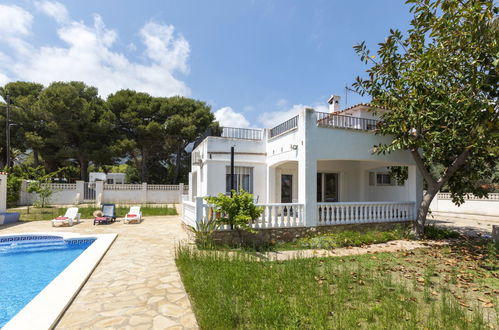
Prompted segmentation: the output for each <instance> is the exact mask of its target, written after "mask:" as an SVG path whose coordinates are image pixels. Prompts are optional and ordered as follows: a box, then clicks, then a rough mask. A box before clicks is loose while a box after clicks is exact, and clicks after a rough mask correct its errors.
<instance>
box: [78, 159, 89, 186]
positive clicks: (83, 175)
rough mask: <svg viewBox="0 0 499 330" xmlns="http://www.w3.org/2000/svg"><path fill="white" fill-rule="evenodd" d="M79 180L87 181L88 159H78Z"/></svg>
mask: <svg viewBox="0 0 499 330" xmlns="http://www.w3.org/2000/svg"><path fill="white" fill-rule="evenodd" d="M80 180H83V181H85V182H88V160H85V159H80Z"/></svg>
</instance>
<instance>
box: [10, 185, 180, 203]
mask: <svg viewBox="0 0 499 330" xmlns="http://www.w3.org/2000/svg"><path fill="white" fill-rule="evenodd" d="M98 183H100V185H99V186H100V187H99V186H97V187H96V200H95V203H96V204H99V203H115V204H120V203H124V204H145V203H152V204H154V203H157V204H173V203H180V202H181V201H182V194H184V193H185V192H186V191H185V190H186V189H188V187H186V186H184V185H183V184H180V185H147V184H113V185H107V184H103V183H102V182H98ZM56 186H57V184H56ZM58 186H70V185H64V184H63V185H58ZM74 186H75V188H74V189H56V190H55V191H54V193H53V194H52V196H51V197H50V199H49V202H48V204H51V205H74V204H79V203H81V202H82V201H83V197H82V196H83V193H84V192H83V185H81V191H80V190H79V188H78V187H79V185H78V184H76V185H74ZM26 187H27V182H25V181H24V182H23V183H22V185H21V194H20V200H19V204H20V205H32V204H33V203H34V202H35V201H36V200H37V199H38V196H37V195H36V194H34V193H28V192H27V191H26ZM99 189H102V190H99ZM99 198H100V199H99ZM77 199H79V201H78V200H77Z"/></svg>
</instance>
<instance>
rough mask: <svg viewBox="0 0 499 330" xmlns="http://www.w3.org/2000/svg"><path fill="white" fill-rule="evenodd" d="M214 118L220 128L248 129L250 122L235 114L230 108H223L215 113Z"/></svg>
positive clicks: (239, 114)
mask: <svg viewBox="0 0 499 330" xmlns="http://www.w3.org/2000/svg"><path fill="white" fill-rule="evenodd" d="M215 118H216V119H217V120H218V122H219V123H220V126H226V127H239V128H248V127H250V122H249V121H248V120H247V119H246V117H244V115H243V114H242V113H239V112H235V111H234V110H233V109H232V108H231V107H223V108H220V109H218V110H217V111H215Z"/></svg>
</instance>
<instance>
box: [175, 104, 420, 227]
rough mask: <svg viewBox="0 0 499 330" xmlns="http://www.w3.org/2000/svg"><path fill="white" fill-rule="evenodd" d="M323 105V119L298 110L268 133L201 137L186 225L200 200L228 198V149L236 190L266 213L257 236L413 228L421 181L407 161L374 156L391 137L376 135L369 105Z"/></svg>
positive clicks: (238, 131)
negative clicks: (395, 172) (408, 224)
mask: <svg viewBox="0 0 499 330" xmlns="http://www.w3.org/2000/svg"><path fill="white" fill-rule="evenodd" d="M328 103H329V111H330V112H329V113H323V112H317V111H314V110H313V109H304V110H302V111H301V112H300V113H299V114H298V115H297V116H295V117H293V118H283V120H284V121H283V122H282V123H281V124H279V125H277V126H276V127H273V128H264V129H246V128H231V127H224V128H223V133H222V134H221V136H210V134H206V136H203V138H201V139H200V140H199V141H197V143H196V144H195V146H194V149H193V151H192V171H191V173H190V176H189V196H186V198H185V201H184V214H183V218H184V221H185V222H186V223H187V224H190V225H195V223H196V222H199V221H203V220H204V219H206V218H207V217H208V216H209V212H208V206H207V205H206V204H205V202H203V197H205V196H215V195H217V194H219V193H228V192H229V190H230V157H231V147H234V151H235V153H234V155H235V156H234V165H235V168H234V174H235V180H234V181H235V188H236V190H239V189H241V188H242V189H244V190H246V191H248V192H250V193H252V194H253V195H254V197H255V201H256V203H257V204H259V205H261V206H263V207H264V214H263V216H262V217H261V219H259V220H258V221H257V222H256V223H254V224H253V226H254V227H256V228H276V227H277V228H279V227H304V226H307V227H308V226H320V225H335V224H349V223H370V222H386V221H411V220H414V219H415V214H416V205H418V204H419V201H420V198H421V196H422V191H423V181H422V177H421V174H420V173H419V171H418V170H417V168H416V165H415V163H414V160H413V159H412V157H411V155H410V153H409V152H403V151H397V152H393V153H391V154H386V155H376V154H373V146H374V145H376V144H379V143H382V142H389V141H390V137H386V136H378V135H375V134H374V132H373V130H374V129H375V128H376V125H377V123H378V117H376V116H375V115H374V114H373V113H372V112H371V111H370V110H369V105H368V104H358V105H355V106H352V107H350V108H348V109H344V110H340V109H339V97H338V96H334V95H333V96H331V98H330V99H329V100H328ZM380 111H384V110H380ZM389 166H407V167H408V173H409V175H408V179H407V180H406V181H405V182H396V181H395V180H394V179H393V178H392V177H391V176H390V175H389Z"/></svg>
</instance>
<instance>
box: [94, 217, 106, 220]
mask: <svg viewBox="0 0 499 330" xmlns="http://www.w3.org/2000/svg"><path fill="white" fill-rule="evenodd" d="M107 219H108V218H107V217H97V218H95V220H107Z"/></svg>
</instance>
